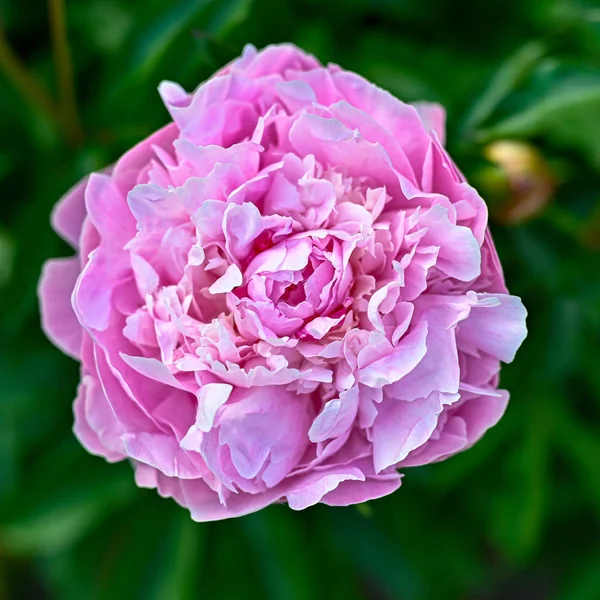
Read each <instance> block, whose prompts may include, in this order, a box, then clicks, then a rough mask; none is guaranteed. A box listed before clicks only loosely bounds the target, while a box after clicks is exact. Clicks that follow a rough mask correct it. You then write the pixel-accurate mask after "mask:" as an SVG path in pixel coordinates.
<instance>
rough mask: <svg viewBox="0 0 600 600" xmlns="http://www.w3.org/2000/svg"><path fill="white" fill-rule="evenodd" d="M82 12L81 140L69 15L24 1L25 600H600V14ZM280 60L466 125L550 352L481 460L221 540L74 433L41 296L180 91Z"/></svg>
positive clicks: (513, 273) (2, 514) (514, 276)
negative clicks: (285, 51)
mask: <svg viewBox="0 0 600 600" xmlns="http://www.w3.org/2000/svg"><path fill="white" fill-rule="evenodd" d="M49 4H54V6H55V7H56V6H60V4H61V3H60V2H58V3H56V2H53V1H52V0H51V1H50V2H49ZM66 11H67V18H68V30H67V31H68V41H69V45H70V49H71V53H72V57H73V63H74V64H73V69H74V77H75V85H76V95H77V107H78V111H79V118H80V120H81V124H82V125H81V127H82V131H83V135H82V136H80V134H79V133H78V128H77V119H76V117H75V115H74V113H73V112H72V111H71V112H69V110H68V109H67V110H66V111H62V112H61V110H60V109H58V110H57V111H56V114H54V116H52V115H53V112H52V110H48V106H46V105H45V104H44V100H45V99H44V97H43V91H44V90H48V94H49V96H50V98H51V99H54V98H60V97H61V93H63V92H64V89H63V90H61V86H60V85H59V84H58V83H57V82H60V81H61V77H63V76H64V72H63V74H62V75H61V68H62V69H64V64H62V66H61V65H59V69H58V72H57V71H56V69H55V67H54V63H53V59H52V51H51V49H52V40H53V36H52V34H51V27H50V22H51V21H50V19H49V16H48V10H47V6H46V4H45V3H44V2H42V1H41V0H32V1H31V2H28V3H26V6H25V4H24V3H23V2H17V1H16V0H0V23H1V27H2V29H1V33H2V35H1V36H0V71H1V72H0V140H1V144H0V182H1V189H2V194H3V201H2V203H1V206H0V215H1V221H0V341H1V342H2V343H1V344H0V598H7V599H18V600H27V599H38V598H49V599H53V598H56V599H59V600H63V599H64V600H88V599H89V600H101V599H105V598H106V599H111V600H113V599H120V598H123V599H136V598H144V599H145V600H155V599H156V600H159V599H161V600H162V599H169V600H170V599H174V600H178V599H181V600H188V599H195V598H205V597H206V598H219V599H220V600H221V599H222V600H225V599H238V598H259V599H263V598H267V599H272V600H288V599H297V600H303V599H317V600H318V599H320V598H327V599H331V598H343V599H345V600H355V599H356V600H358V599H368V600H372V599H375V600H378V599H381V600H388V599H403V600H421V599H423V600H427V599H435V600H438V599H444V600H445V599H449V600H453V599H470V600H498V599H502V600H503V599H515V600H519V599H527V600H536V599H553V600H554V599H556V600H598V599H599V598H600V546H599V544H598V542H599V541H600V435H599V431H600V363H599V360H600V352H599V350H600V7H599V5H598V4H597V3H595V2H594V1H593V0H589V1H586V0H528V1H527V2H522V1H521V0H505V1H504V2H501V3H492V2H480V1H479V0H471V1H469V0H454V1H453V2H448V1H447V0H379V1H378V0H338V1H336V2H329V3H327V2H325V3H323V2H321V1H320V0H179V1H173V2H167V1H165V0H135V1H134V0H86V1H85V2H83V1H77V0H69V1H68V2H66ZM279 41H292V42H295V43H297V44H299V45H301V46H302V47H304V48H305V49H306V50H308V51H311V52H313V53H315V54H316V55H317V56H318V57H319V58H320V59H321V60H322V61H323V62H328V61H333V62H336V63H339V64H341V65H343V66H344V67H346V68H348V69H352V70H355V71H357V72H359V73H361V74H362V75H364V76H365V77H367V78H369V79H371V80H373V81H375V82H376V83H378V84H380V85H381V86H383V87H385V88H387V89H389V90H390V91H391V92H393V93H394V94H396V95H397V96H398V97H400V98H402V99H404V100H407V101H413V100H423V99H425V100H435V101H439V102H442V103H443V104H444V105H445V106H446V108H447V110H448V125H449V140H448V145H449V148H450V151H451V152H452V153H453V155H454V157H455V159H456V160H457V162H458V164H459V165H460V167H461V169H462V170H463V171H464V172H465V173H466V175H467V176H468V177H469V179H471V180H472V181H474V182H477V184H478V185H479V187H480V188H481V191H482V193H483V194H484V196H486V197H487V198H488V199H489V201H490V208H491V212H492V215H497V216H498V219H497V220H494V219H492V222H491V226H492V229H493V233H494V236H495V239H496V242H497V246H498V249H499V253H500V255H501V257H502V260H503V263H504V265H505V271H506V277H507V281H508V284H509V287H510V289H511V291H512V292H513V293H515V294H518V295H520V296H522V297H523V299H524V301H525V304H526V306H527V307H528V309H529V313H530V317H529V329H530V335H529V337H528V339H527V340H526V342H525V344H524V346H523V348H522V350H521V352H520V353H519V355H518V357H517V360H516V362H515V363H514V364H513V365H510V366H509V367H506V368H505V369H504V371H503V384H504V386H505V387H507V388H508V389H509V390H511V393H512V400H511V403H510V406H509V409H508V412H507V414H506V417H505V418H504V419H503V421H502V422H501V423H500V425H498V426H497V427H496V428H494V429H493V430H492V431H490V432H489V434H488V435H487V436H486V437H485V438H484V439H483V441H481V442H480V443H479V444H478V445H477V446H476V447H475V448H473V449H472V450H470V451H469V452H467V453H465V454H463V455H460V456H458V457H455V458H453V459H451V460H449V461H447V462H445V463H441V464H437V465H432V466H428V467H423V468H419V469H410V470H407V476H406V478H405V482H404V484H403V487H402V489H401V490H400V491H399V492H398V493H396V494H394V495H393V496H391V497H388V498H385V499H382V500H379V501H375V502H371V503H369V505H368V506H362V507H358V508H357V507H351V508H347V509H342V508H335V509H331V508H328V507H324V506H318V507H315V508H313V509H309V510H307V511H305V512H303V513H296V512H293V511H291V510H289V509H288V508H286V507H284V506H272V507H270V508H268V509H266V510H264V511H262V512H260V513H257V514H254V515H250V516H248V517H244V518H240V519H237V520H232V521H227V522H219V523H210V524H196V523H193V522H191V521H190V519H189V517H188V514H187V512H185V511H184V510H182V509H180V508H179V507H177V506H176V505H175V504H174V503H173V502H172V501H170V500H163V499H161V498H159V497H158V496H157V495H156V493H155V492H150V491H143V490H138V489H137V488H136V487H135V485H134V483H133V478H132V474H131V469H130V467H129V465H127V464H126V463H121V464H116V465H108V464H106V463H105V462H104V461H102V460H101V459H98V458H94V457H92V456H89V455H87V454H86V453H85V451H84V450H83V449H82V448H81V447H80V446H79V445H78V443H77V442H76V440H75V439H74V438H73V436H72V434H71V431H70V429H71V424H72V414H71V401H72V398H73V396H74V393H75V386H76V382H77V378H78V369H77V365H76V364H75V363H74V362H73V361H71V360H70V359H68V358H66V357H64V356H62V355H61V354H60V353H59V352H58V351H57V350H56V349H54V348H53V347H52V346H51V345H50V343H49V342H48V341H46V340H45V338H44V337H43V335H42V333H41V332H40V330H39V317H38V313H37V304H36V295H35V287H36V282H37V278H38V275H39V272H40V267H41V264H42V262H43V260H44V259H45V258H47V257H49V256H54V255H60V254H68V253H69V250H68V248H67V246H66V245H65V244H63V243H62V242H61V241H60V240H59V239H58V238H57V237H56V236H55V235H54V233H52V232H51V230H50V228H49V225H48V216H49V212H50V210H51V207H52V205H53V204H54V202H55V201H56V200H57V199H58V198H59V196H60V195H61V194H62V193H63V192H64V191H65V190H66V189H67V188H68V187H69V186H70V185H71V184H73V183H74V182H75V181H77V180H78V179H79V178H80V177H81V176H82V175H84V174H85V173H87V172H89V171H90V170H93V169H98V168H101V167H103V166H105V165H107V164H109V163H111V162H112V161H114V160H115V159H116V158H117V157H118V156H119V155H120V154H121V153H122V152H123V151H125V150H126V149H127V148H128V147H130V146H131V145H133V144H134V143H135V142H136V141H138V140H139V139H141V138H142V137H144V136H145V135H147V134H149V133H151V132H152V131H153V130H155V129H156V128H157V127H159V126H160V125H162V124H164V123H165V122H166V121H167V114H166V111H165V110H164V108H163V107H162V105H161V103H160V101H159V98H158V95H157V93H156V91H155V90H156V88H157V85H158V83H159V82H160V81H161V80H162V79H172V80H175V81H178V82H179V83H181V84H182V85H184V86H185V87H186V88H187V89H190V90H191V89H193V88H194V87H195V86H196V85H197V84H198V83H199V82H201V81H202V80H204V79H206V78H207V77H208V76H209V75H210V74H211V73H212V72H214V71H215V70H216V69H217V68H219V67H220V66H221V65H222V64H224V63H225V62H227V61H229V60H231V59H232V58H233V57H235V56H236V55H238V54H239V53H240V51H241V48H242V47H243V45H244V44H245V43H246V42H252V43H254V44H255V45H257V46H259V47H261V46H264V45H266V44H268V43H272V42H279ZM8 44H10V45H8ZM10 48H12V50H13V52H12V54H11V52H10ZM15 56H16V57H18V59H19V60H20V61H21V62H22V63H23V65H24V66H25V67H26V69H27V71H26V73H27V74H28V76H29V77H34V78H35V79H34V80H33V81H34V85H33V87H32V86H31V85H30V84H31V81H25V84H23V81H20V80H19V74H22V73H21V72H18V73H17V76H16V77H15V73H14V61H13V62H11V57H12V59H14V57H15ZM17 70H18V69H17ZM35 82H38V83H37V84H36V83H35ZM40 89H41V90H42V94H41V95H40V93H39V90H40ZM67 94H68V90H67ZM52 102H53V100H52ZM49 114H50V115H51V116H49ZM506 138H511V139H517V140H522V141H525V142H527V143H528V144H531V145H532V146H533V147H535V148H536V149H537V151H539V152H540V153H541V155H542V156H543V157H544V160H545V162H546V163H547V169H548V170H549V172H550V173H551V179H552V183H551V185H550V186H549V188H550V189H551V190H553V191H552V192H551V197H549V195H548V192H547V191H546V192H545V193H546V196H548V197H544V198H541V199H539V198H538V204H537V205H536V207H537V208H535V210H534V211H533V214H531V215H530V218H529V219H528V220H526V221H525V222H520V220H518V219H511V218H506V215H505V213H503V212H502V206H503V204H506V203H507V202H513V203H514V202H517V203H518V202H521V201H524V200H523V198H524V197H526V196H527V194H528V193H531V192H532V190H531V189H525V191H524V192H523V190H521V191H520V192H518V193H517V192H516V191H515V186H514V182H512V181H511V175H510V173H507V172H505V171H503V167H502V165H496V166H493V165H490V164H488V163H486V161H485V158H484V156H485V147H486V145H488V144H489V143H492V142H494V141H495V140H500V139H506ZM544 172H545V171H544ZM538 175H539V173H538ZM542 176H543V177H545V176H546V175H542ZM529 183H530V187H531V186H533V192H535V186H536V173H532V174H531V181H529ZM546 183H548V182H546ZM541 189H544V190H547V189H548V186H545V187H543V188H541ZM519 194H520V195H519ZM502 215H504V216H502ZM517 221H518V222H517Z"/></svg>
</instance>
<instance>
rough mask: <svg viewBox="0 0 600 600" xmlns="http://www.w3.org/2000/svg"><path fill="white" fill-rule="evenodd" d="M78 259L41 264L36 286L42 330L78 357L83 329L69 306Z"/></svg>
mask: <svg viewBox="0 0 600 600" xmlns="http://www.w3.org/2000/svg"><path fill="white" fill-rule="evenodd" d="M79 269H80V267H79V259H77V258H75V257H73V258H54V259H52V260H49V261H47V262H46V263H45V264H44V267H43V270H42V277H41V279H40V283H39V285H38V296H39V300H40V309H41V313H42V329H43V330H44V332H45V333H46V335H47V336H48V337H49V338H50V339H51V340H53V341H54V343H55V344H56V345H57V346H58V347H59V348H60V349H61V350H62V351H63V352H64V353H65V354H68V355H69V356H72V357H73V358H79V355H80V352H81V342H82V337H83V329H82V328H81V325H80V324H79V321H78V320H77V317H76V316H75V312H74V311H73V307H72V306H71V294H72V293H73V288H74V287H75V282H76V281H77V277H78V276H79Z"/></svg>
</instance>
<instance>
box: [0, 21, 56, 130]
mask: <svg viewBox="0 0 600 600" xmlns="http://www.w3.org/2000/svg"><path fill="white" fill-rule="evenodd" d="M0 71H2V72H3V73H4V75H5V76H6V78H7V79H8V80H9V81H10V82H11V83H12V85H13V86H14V87H15V88H16V89H17V90H18V91H19V92H20V94H21V95H22V96H23V97H24V98H25V99H26V100H27V101H28V102H29V104H31V106H32V107H33V108H36V109H38V110H39V111H40V112H41V113H43V114H44V115H46V116H47V117H48V118H50V119H51V120H52V121H55V122H59V123H60V116H59V113H58V110H57V108H56V106H55V103H54V100H53V99H52V97H51V96H50V94H49V93H48V92H47V91H46V89H45V88H44V86H43V85H42V84H41V83H40V82H39V81H38V80H37V79H36V78H35V77H34V76H33V75H32V74H31V73H30V72H29V71H28V70H27V67H25V65H24V64H23V63H22V62H21V61H20V60H19V58H18V56H17V55H16V54H15V53H14V51H13V49H12V48H11V47H10V45H9V44H8V41H7V39H6V35H5V34H4V28H3V27H2V23H1V22H0Z"/></svg>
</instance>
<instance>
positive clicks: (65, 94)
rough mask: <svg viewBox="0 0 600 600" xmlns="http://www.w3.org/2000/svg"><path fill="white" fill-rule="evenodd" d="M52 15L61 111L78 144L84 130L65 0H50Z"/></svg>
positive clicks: (67, 127) (73, 140)
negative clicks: (74, 73)
mask: <svg viewBox="0 0 600 600" xmlns="http://www.w3.org/2000/svg"><path fill="white" fill-rule="evenodd" d="M48 12H49V16H50V35H51V38H52V51H53V54H54V67H55V70H56V78H57V81H58V89H59V99H60V102H59V106H60V113H61V117H62V121H63V124H64V127H65V129H66V132H67V135H68V136H69V139H70V141H71V142H72V143H75V144H78V143H80V142H81V141H82V139H83V131H82V129H81V124H80V122H79V115H78V111H77V99H76V95H75V82H74V78H73V63H72V60H71V51H70V48H69V41H68V39H67V19H66V11H65V5H64V0H48Z"/></svg>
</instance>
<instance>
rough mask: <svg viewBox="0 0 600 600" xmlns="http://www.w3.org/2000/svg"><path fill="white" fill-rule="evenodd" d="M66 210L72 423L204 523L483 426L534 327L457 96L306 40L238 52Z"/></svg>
mask: <svg viewBox="0 0 600 600" xmlns="http://www.w3.org/2000/svg"><path fill="white" fill-rule="evenodd" d="M160 94H161V96H162V98H163V101H164V103H165V105H166V107H167V109H168V110H169V112H170V114H171V117H172V119H173V122H172V123H170V124H169V125H167V126H166V127H165V128H163V129H161V130H160V131H158V132H156V133H155V134H153V135H152V136H151V137H150V138H148V139H147V140H145V141H144V142H142V143H141V144H140V145H138V146H136V147H135V148H133V149H132V150H130V151H129V152H127V153H126V154H125V155H124V156H123V157H122V158H121V159H120V160H119V161H118V162H117V163H116V164H115V165H114V167H113V168H112V169H111V170H107V171H105V172H103V173H94V174H92V175H90V176H89V177H88V178H86V179H85V180H84V181H83V182H82V183H80V184H79V185H78V186H76V187H75V188H74V189H73V190H71V191H70V192H69V193H68V194H67V196H66V197H65V198H64V199H63V200H62V201H61V202H60V203H59V204H58V205H57V207H56V209H55V211H54V214H53V224H54V227H55V228H56V230H57V231H58V232H59V233H60V234H61V235H62V236H63V237H64V238H65V239H66V240H67V241H69V242H70V243H71V244H72V245H73V246H74V247H75V249H76V250H77V256H76V257H73V258H68V259H54V260H50V261H48V263H46V266H45V268H44V273H43V277H42V280H41V282H40V290H39V291H40V297H41V301H42V317H43V324H44V327H45V330H46V332H47V333H48V335H49V336H50V337H51V338H52V339H53V340H54V341H55V343H56V344H57V345H58V346H59V347H60V348H61V349H62V350H64V351H65V352H67V353H68V354H70V355H72V356H73V357H75V358H77V359H78V360H79V361H81V365H82V377H81V384H80V386H79V390H78V395H77V399H76V401H75V433H76V435H77V436H78V438H79V439H80V440H81V442H82V443H83V445H84V446H85V447H86V448H87V449H88V450H89V451H90V452H92V453H94V454H99V455H101V456H104V457H105V458H106V459H108V460H121V459H124V458H129V459H131V460H132V462H133V464H134V467H135V471H136V480H137V482H138V484H139V485H141V486H145V487H156V488H158V491H159V493H160V494H162V495H164V496H172V497H174V498H175V499H176V500H177V501H178V502H179V503H180V504H182V505H184V506H186V507H188V508H189V509H190V511H191V513H192V517H193V518H194V519H196V520H211V519H220V518H225V517H229V516H235V515H241V514H245V513H248V512H251V511H254V510H257V509H259V508H261V507H263V506H265V505H267V504H269V503H272V502H274V501H277V500H285V501H287V503H288V504H289V505H290V506H291V507H292V508H295V509H301V508H304V507H307V506H310V505H312V504H315V503H317V502H324V503H326V504H330V505H347V504H352V503H356V502H363V501H365V500H368V499H371V498H375V497H379V496H383V495H386V494H389V493H391V492H392V491H394V490H395V489H397V488H398V487H399V485H400V475H399V474H398V471H397V469H398V468H402V467H407V466H413V465H422V464H426V463H429V462H432V461H437V460H441V459H444V458H446V457H448V456H450V455H452V454H455V453H457V452H459V451H461V450H464V449H465V448H467V447H469V446H470V445H472V444H473V443H474V442H475V441H476V440H477V439H479V437H480V436H481V435H482V434H483V433H484V432H485V430H486V429H488V428H489V427H490V426H492V425H494V424H495V423H496V422H497V421H498V419H499V418H500V416H501V415H502V413H503V411H504V409H505V407H506V403H507V400H508V394H507V393H506V392H505V391H503V390H498V389H497V384H498V372H499V368H500V361H504V362H508V361H510V360H512V358H513V356H514V354H515V352H516V350H517V348H518V346H519V345H520V343H521V342H522V340H523V338H524V336H525V324H524V321H525V310H524V308H523V306H522V304H521V302H520V300H519V299H518V298H516V297H514V296H510V295H508V294H507V291H506V288H505V285H504V281H503V276H502V271H501V268H500V264H499V261H498V257H497V255H496V252H495V250H494V246H493V244H492V240H491V237H490V235H489V232H488V231H487V229H486V226H487V211H486V206H485V204H484V202H483V200H482V199H481V198H480V196H479V195H478V194H477V192H476V191H475V190H474V189H473V188H471V187H470V186H469V185H468V184H467V183H466V181H465V180H464V177H463V176H462V175H461V174H460V172H459V171H458V169H457V168H456V166H455V165H454V163H453V162H452V160H451V159H450V157H449V156H448V154H447V152H446V151H445V149H444V146H443V143H444V130H443V126H444V123H443V122H444V114H443V111H442V109H441V108H440V107H438V106H435V105H425V104H424V105H418V106H410V105H407V104H404V103H402V102H400V101H399V100H397V99H396V98H394V97H393V96H391V95H390V94H388V93H386V92H384V91H383V90H381V89H379V88H377V87H375V86H374V85H372V84H370V83H369V82H367V81H365V80H364V79H362V78H361V77H359V76H358V75H355V74H353V73H349V72H346V71H343V70H342V69H340V68H338V67H336V66H331V65H330V66H328V67H322V66H320V65H319V63H318V62H317V61H316V60H315V59H314V58H313V57H311V56H309V55H306V54H304V53H303V52H302V51H300V50H299V49H297V48H295V47H294V46H290V45H283V46H272V47H269V48H267V49H265V50H264V51H262V52H257V51H256V50H255V49H254V48H253V47H248V48H247V49H246V50H245V52H244V54H243V56H242V57H241V58H240V59H238V60H236V61H235V62H233V63H232V64H230V65H229V66H227V67H226V68H225V69H224V70H222V71H221V72H219V73H217V74H216V75H215V76H214V77H213V78H212V79H210V80H209V81H207V82H206V83H204V84H203V85H201V86H200V87H199V88H198V89H197V90H196V91H195V92H194V93H193V94H187V93H186V92H185V91H184V90H182V89H181V88H180V87H179V86H177V85H175V84H173V83H163V84H162V85H161V86H160Z"/></svg>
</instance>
